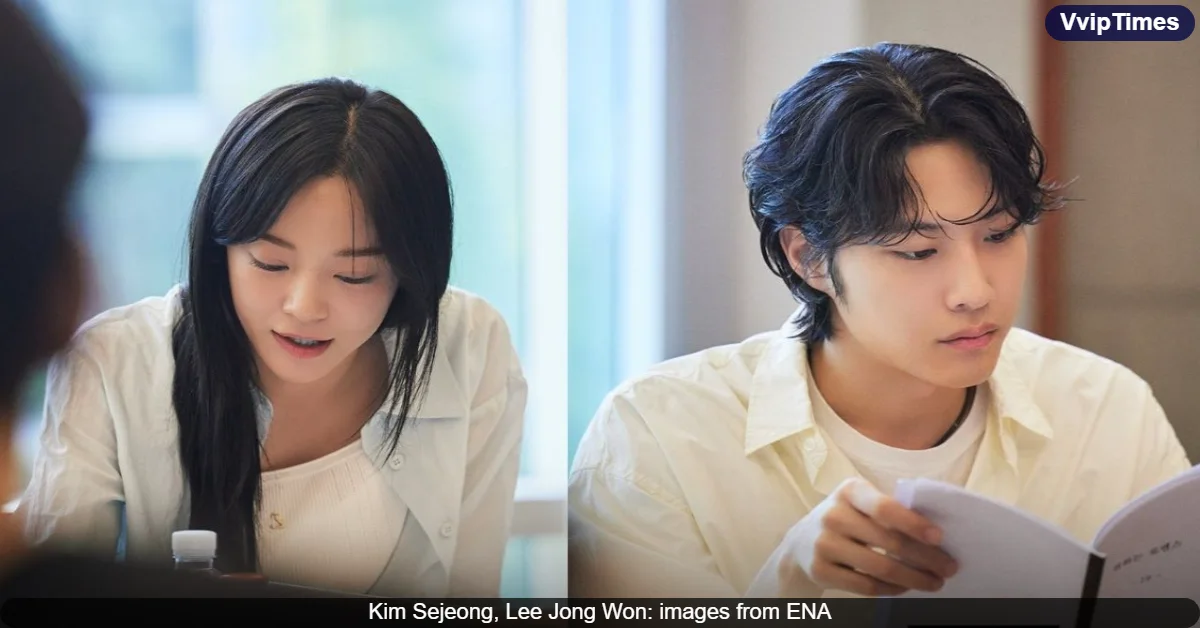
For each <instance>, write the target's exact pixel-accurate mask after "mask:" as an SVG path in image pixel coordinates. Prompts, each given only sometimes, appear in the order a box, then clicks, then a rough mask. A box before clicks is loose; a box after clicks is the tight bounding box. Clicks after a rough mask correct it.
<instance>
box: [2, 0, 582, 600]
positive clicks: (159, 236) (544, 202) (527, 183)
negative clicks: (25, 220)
mask: <svg viewBox="0 0 1200 628" xmlns="http://www.w3.org/2000/svg"><path fill="white" fill-rule="evenodd" d="M21 3H22V5H23V6H24V7H25V8H26V9H27V10H29V11H30V12H31V13H32V14H33V16H34V17H35V19H38V20H39V21H40V22H42V23H43V25H44V26H45V27H46V28H47V29H48V30H49V31H50V32H51V34H52V35H53V36H54V37H55V38H56V39H57V41H58V43H59V45H60V46H61V47H62V48H63V49H65V51H66V52H67V53H68V56H69V57H70V59H72V60H73V62H74V63H75V64H76V66H77V68H76V69H77V71H78V74H79V76H80V78H81V81H82V84H83V87H84V89H85V92H86V96H87V99H88V104H89V107H90V108H91V112H92V118H93V135H92V140H91V146H90V155H89V159H88V163H87V164H86V166H85V169H84V172H83V174H82V179H81V185H80V189H79V194H78V205H79V208H80V211H81V213H82V220H83V223H84V224H83V230H84V234H85V236H86V240H87V244H88V246H89V247H90V253H91V255H92V258H93V261H94V264H93V272H94V273H95V279H96V281H97V282H98V285H97V286H96V290H95V291H94V292H95V294H96V301H95V302H94V303H91V304H90V308H89V313H91V314H94V313H96V312H99V311H101V310H103V309H107V308H109V307H113V306H117V305H122V304H126V303H131V302H133V301H136V300H138V299H141V298H143V297H147V296H153V295H161V294H164V293H165V292H166V291H167V290H168V289H170V287H171V286H173V285H174V284H176V283H178V282H179V281H180V280H181V279H182V278H183V277H184V271H185V268H186V259H185V256H184V255H185V254H184V240H185V236H186V224H187V220H188V217H189V214H190V210H191V203H192V200H193V197H194V194H195V191H196V187H197V184H198V182H199V179H200V176H201V174H202V172H203V169H204V166H205V164H206V161H207V159H208V157H209V155H210V154H211V152H212V150H213V148H214V147H215V146H216V143H217V140H218V139H219V136H220V134H221V132H222V131H223V130H224V128H225V126H226V125H227V124H228V122H229V120H230V119H231V118H232V117H233V115H234V114H236V112H237V111H239V110H240V109H241V108H243V107H244V106H246V105H247V104H249V103H250V102H251V101H253V100H254V99H256V98H258V97H259V96H260V95H262V94H263V93H264V92H266V91H267V90H269V89H272V88H275V87H278V86H280V85H282V84H285V83H289V82H293V81H300V80H306V79H311V78H316V77H319V76H327V75H337V76H345V77H348V78H353V79H356V80H359V81H362V82H364V83H367V84H369V85H371V86H373V87H378V88H381V89H385V90H387V91H389V92H391V93H393V94H394V95H396V96H397V97H398V98H400V99H401V100H403V101H404V102H405V103H406V104H407V105H409V106H410V107H411V108H412V109H413V110H414V111H415V112H416V113H417V115H418V116H420V117H421V119H422V121H423V122H424V124H425V125H426V126H427V127H428V128H429V130H430V133H431V134H432V135H433V137H434V138H435V140H436V141H437V142H438V145H439V147H440V148H441V150H442V152H443V155H444V157H445V159H446V162H447V167H448V168H449V171H450V175H451V179H452V183H453V185H454V193H455V207H456V214H455V228H456V234H455V239H456V242H455V245H456V248H455V260H454V266H453V272H452V282H453V283H454V284H455V285H457V286H459V287H462V288H464V289H467V290H470V291H472V292H475V293H478V294H480V295H482V296H484V297H485V298H487V299H488V300H489V301H490V302H491V303H492V304H493V305H495V306H496V307H497V308H498V309H499V310H500V312H501V313H503V315H504V316H505V318H506V319H507V321H508V323H509V326H510V327H511V329H512V332H513V337H514V341H515V343H516V345H517V349H518V351H519V352H520V354H521V356H522V360H523V362H524V365H525V368H526V376H527V378H528V379H529V381H530V388H531V393H530V400H529V412H528V414H527V426H526V438H525V445H524V447H525V448H524V451H523V460H522V468H521V482H520V486H519V487H518V497H519V500H520V503H519V504H518V507H517V513H516V516H515V521H514V539H513V541H512V544H511V545H510V551H509V552H508V556H507V559H506V565H505V579H504V584H503V591H502V593H503V594H504V595H506V596H563V595H565V593H566V592H565V582H566V573H565V565H566V551H565V529H564V528H565V519H564V516H565V515H563V514H562V513H564V512H565V511H564V509H563V507H562V505H563V498H564V492H565V489H564V486H565V483H564V476H565V467H564V464H565V455H564V454H565V438H566V437H565V431H566V426H565V421H564V419H563V416H564V414H565V409H562V408H565V371H566V364H565V361H566V358H565V349H561V350H559V348H560V347H564V346H565V333H566V332H565V314H566V313H565V306H564V307H563V308H562V309H563V311H562V312H561V316H560V313H559V312H558V311H557V310H556V309H555V308H556V307H558V306H559V302H561V301H562V297H561V295H562V294H565V290H566V284H565V272H564V276H563V277H561V278H560V277H558V276H557V275H556V274H555V273H554V272H553V271H552V270H547V269H552V268H554V267H559V268H565V265H566V253H565V250H566V249H565V243H564V244H563V246H562V247H554V246H548V247H535V246H533V244H532V243H533V242H534V241H547V240H549V241H552V240H555V239H557V240H559V241H562V240H563V239H564V237H565V236H564V235H563V234H564V233H565V221H566V217H565V210H564V204H563V203H557V202H556V201H557V199H556V197H555V191H554V189H553V188H552V187H551V188H549V189H546V188H545V187H542V186H540V185H539V183H538V181H540V180H541V178H540V177H539V178H534V177H531V176H530V172H531V170H530V168H544V167H547V164H549V165H550V167H553V164H555V163H558V164H562V163H564V162H565V154H557V153H556V151H558V152H561V153H565V146H566V140H565V136H564V135H562V134H563V133H565V131H566V129H565V122H564V124H563V125H562V126H563V128H562V129H561V130H560V129H557V128H556V127H554V126H553V125H545V124H539V125H538V126H537V127H536V131H535V127H534V126H532V125H530V124H529V121H530V120H531V119H533V120H538V119H541V120H546V119H549V120H553V119H555V118H554V117H555V116H559V117H565V112H564V110H565V95H564V96H563V97H562V98H556V97H555V95H556V94H557V93H558V92H559V91H564V92H565V86H564V85H561V83H562V82H563V81H565V78H563V77H565V67H564V68H562V72H561V73H560V72H557V71H556V68H555V66H554V65H553V63H551V64H550V65H547V62H546V61H545V59H546V58H550V59H553V58H564V57H565V54H564V53H563V52H562V51H560V50H556V49H555V47H556V46H562V45H565V44H562V43H561V42H562V41H563V38H564V37H565V33H563V32H562V31H563V30H564V29H565V19H562V20H559V19H558V17H561V16H559V15H558V13H561V11H560V12H557V13H556V10H555V8H554V6H552V5H547V4H546V3H539V2H536V0H526V1H522V0H441V1H439V2H427V1H425V0H301V1H297V0H105V2H94V1H93V0H21ZM531 49H532V50H531ZM533 52H537V53H538V54H537V55H533V54H531V53H533ZM546 55H550V56H549V57H546ZM560 101H562V102H560ZM533 116H538V117H533ZM559 131H561V132H559ZM560 146H561V148H560ZM563 196H565V193H564V194H563ZM560 214H561V219H559V215H560ZM558 225H561V228H562V231H561V232H560V233H558V234H555V233H551V232H552V231H553V230H554V229H555V228H557V226H558ZM556 257H557V258H558V259H556ZM556 295H557V296H556ZM555 317H559V318H561V319H562V321H563V322H561V323H560V324H558V326H555V325H553V324H548V322H547V321H551V322H553V321H555V320H556V318H555ZM535 330H536V331H537V333H536V334H535V333H534V331H535ZM555 330H561V332H562V335H563V337H562V338H554V337H552V335H553V333H554V332H555ZM559 377H562V378H564V381H563V382H562V383H561V384H559V383H558V380H557V379H556V378H559ZM43 385H44V382H43V381H42V380H41V379H40V378H38V379H37V380H36V381H33V382H31V388H30V391H29V394H28V396H27V403H26V406H25V415H24V416H25V419H24V421H23V423H22V429H21V436H20V437H21V443H22V452H23V455H24V460H23V462H24V465H25V467H24V471H25V473H26V480H27V479H28V470H29V463H30V462H31V461H32V457H33V456H34V455H35V452H36V449H37V436H38V432H39V429H40V416H41V403H42V386H43ZM557 390H563V391H564V392H563V393H561V394H559V393H556V392H555V391H557ZM559 406H561V408H560V407H559Z"/></svg>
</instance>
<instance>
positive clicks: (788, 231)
mask: <svg viewBox="0 0 1200 628" xmlns="http://www.w3.org/2000/svg"><path fill="white" fill-rule="evenodd" d="M779 245H780V246H782V247H783V253H784V255H787V259H788V264H789V265H790V266H791V267H792V270H793V271H794V272H795V273H796V274H797V275H799V276H800V278H801V279H803V280H804V283H806V284H808V285H809V286H812V288H813V289H815V290H820V291H821V292H824V293H825V294H826V295H828V296H829V298H831V299H832V298H833V297H834V296H835V295H834V289H833V282H832V281H830V280H829V273H828V272H827V271H828V268H829V265H828V264H827V263H826V262H816V263H813V264H805V263H804V258H805V254H806V253H807V252H808V246H809V244H808V240H807V239H805V237H804V234H802V233H800V230H799V229H797V228H796V227H793V226H791V225H788V226H787V227H784V228H783V230H782V231H780V232H779Z"/></svg>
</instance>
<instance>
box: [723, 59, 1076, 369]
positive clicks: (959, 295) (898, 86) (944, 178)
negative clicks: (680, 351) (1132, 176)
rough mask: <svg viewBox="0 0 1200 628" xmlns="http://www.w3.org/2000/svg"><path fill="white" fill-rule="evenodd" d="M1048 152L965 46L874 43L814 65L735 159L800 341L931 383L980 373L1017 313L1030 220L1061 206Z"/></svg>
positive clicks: (991, 365) (991, 360)
mask: <svg viewBox="0 0 1200 628" xmlns="http://www.w3.org/2000/svg"><path fill="white" fill-rule="evenodd" d="M1043 161H1044V157H1043V153H1042V149H1041V147H1040V145H1039V143H1038V141H1037V139H1036V138H1035V137H1034V133H1033V130H1032V128H1031V125H1030V122H1029V118H1028V117H1027V115H1026V113H1025V111H1024V109H1023V108H1022V107H1021V104H1020V103H1019V102H1017V100H1016V99H1015V98H1014V97H1013V95H1012V94H1011V93H1009V91H1008V89H1007V88H1006V87H1005V85H1004V84H1003V83H1002V82H1001V81H1000V80H999V79H998V78H997V77H996V76H995V75H994V74H992V73H991V72H990V71H989V70H987V69H986V68H984V67H983V66H982V65H980V64H979V63H977V62H975V61H973V60H971V59H969V58H967V57H964V56H962V55H959V54H955V53H952V52H948V51H945V50H939V49H936V48H929V47H923V46H909V45H897V44H880V45H877V46H874V47H872V48H862V49H855V50H850V51H847V52H843V53H840V54H836V55H834V56H832V57H830V58H828V59H826V60H824V61H822V62H821V63H819V64H818V65H817V66H816V67H814V68H813V69H812V70H810V71H809V72H808V74H806V75H805V76H804V77H803V78H801V79H800V80H799V81H798V82H797V83H796V84H795V85H793V86H792V87H791V88H789V89H788V90H786V91H785V92H784V93H783V94H781V95H780V96H779V97H778V99H777V100H776V101H775V103H774V105H773V107H772V108H771V112H770V116H769V118H768V120H767V122H766V124H765V125H764V127H763V129H762V131H761V134H760V137H759V141H758V143H757V145H756V146H755V147H754V148H753V149H751V150H750V151H749V152H748V153H747V155H746V158H745V173H744V174H745V180H746V185H747V187H748V189H749V198H750V209H751V213H752V215H753V218H754V221H755V224H756V225H757V226H758V229H759V233H760V246H761V249H762V255H763V258H764V259H765V260H766V262H767V264H768V266H769V267H770V268H771V270H772V271H773V272H774V273H775V274H776V275H778V276H779V277H781V278H782V279H783V280H784V283H785V284H786V285H787V287H788V288H789V289H790V290H791V292H792V294H793V296H794V297H795V298H796V299H797V300H798V301H799V302H800V303H801V305H802V307H801V308H800V309H799V313H798V314H797V317H796V319H795V320H794V323H795V325H796V328H797V330H798V337H799V339H800V340H802V341H805V342H808V343H810V344H820V343H834V344H836V345H838V346H840V347H847V348H850V349H851V350H853V351H855V352H857V353H858V354H860V355H861V356H865V357H867V358H868V359H870V360H871V361H873V362H874V363H877V364H880V365H883V366H886V367H888V368H891V369H896V370H898V371H900V372H903V373H906V374H908V375H911V376H913V377H915V378H917V379H918V380H921V381H925V382H928V383H930V384H933V385H936V386H942V387H952V388H962V387H967V386H972V385H976V384H979V383H980V382H982V381H983V380H985V379H987V377H988V376H990V374H991V372H992V369H993V368H994V366H995V363H996V360H997V359H998V356H999V351H1000V346H1001V343H1002V341H1003V339H1004V337H1005V336H1006V334H1007V333H1008V331H1009V329H1010V328H1011V327H1012V325H1013V322H1014V320H1015V318H1016V315H1017V311H1018V307H1019V303H1020V299H1021V293H1022V285H1023V281H1024V277H1025V271H1026V264H1027V260H1028V243H1027V239H1026V229H1025V227H1026V226H1027V225H1030V224H1033V223H1035V222H1036V221H1037V220H1038V219H1039V217H1040V216H1041V215H1042V213H1043V212H1044V211H1046V210H1047V209H1052V208H1053V207H1055V206H1056V203H1057V199H1056V198H1055V197H1054V196H1053V195H1052V193H1051V188H1050V187H1049V186H1047V185H1045V184H1044V182H1043V181H1042V178H1043ZM962 335H966V336H969V337H974V339H970V338H968V339H966V340H957V341H954V342H951V340H952V339H954V338H956V337H959V336H962Z"/></svg>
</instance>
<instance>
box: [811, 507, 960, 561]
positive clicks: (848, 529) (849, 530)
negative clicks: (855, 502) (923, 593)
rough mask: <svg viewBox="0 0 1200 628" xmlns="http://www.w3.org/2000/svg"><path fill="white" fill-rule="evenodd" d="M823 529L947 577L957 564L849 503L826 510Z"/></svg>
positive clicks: (931, 547)
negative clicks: (884, 525) (890, 528)
mask: <svg viewBox="0 0 1200 628" xmlns="http://www.w3.org/2000/svg"><path fill="white" fill-rule="evenodd" d="M824 525H825V529H827V530H829V531H830V532H834V533H836V534H838V535H840V536H845V537H848V538H849V539H851V540H853V541H857V542H859V543H862V544H864V545H867V546H869V547H878V548H880V549H883V550H884V551H886V552H887V553H888V554H889V555H891V556H893V557H895V558H897V559H899V560H901V561H903V562H904V563H906V564H908V565H910V566H912V567H915V568H917V569H921V570H924V571H927V572H929V573H930V574H932V575H934V576H938V577H941V578H949V577H950V576H953V575H954V573H955V572H956V571H957V569H958V565H957V564H956V563H955V561H954V559H953V558H951V557H950V555H949V554H947V553H946V552H944V551H942V550H941V549H939V548H937V547H935V546H933V545H926V544H925V543H921V542H919V541H916V540H914V539H912V538H911V537H909V536H908V535H906V534H902V533H900V532H897V531H894V530H888V529H886V528H884V527H883V526H881V525H880V524H879V523H877V522H875V521H873V520H872V519H870V518H868V517H867V516H866V515H865V514H863V513H861V512H859V511H858V510H856V509H854V508H851V507H848V506H847V507H839V508H834V509H832V510H830V512H829V513H828V514H827V515H826V517H825V521H824Z"/></svg>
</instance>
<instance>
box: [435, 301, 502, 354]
mask: <svg viewBox="0 0 1200 628" xmlns="http://www.w3.org/2000/svg"><path fill="white" fill-rule="evenodd" d="M438 318H439V322H438V327H439V329H438V342H439V344H443V343H447V344H448V345H456V344H461V345H466V346H472V347H474V346H480V345H482V346H488V345H491V344H493V343H494V342H496V341H497V340H500V341H502V342H511V339H510V335H511V334H510V331H509V324H508V321H506V320H505V318H504V315H503V314H501V313H500V310H499V309H498V308H496V306H495V305H493V304H492V303H491V302H490V301H488V300H487V299H486V298H484V297H482V296H480V295H478V294H475V293H474V292H471V291H469V290H464V289H462V288H458V287H455V286H451V287H449V288H447V289H446V293H445V295H443V296H442V301H441V305H440V312H439V317H438Z"/></svg>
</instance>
